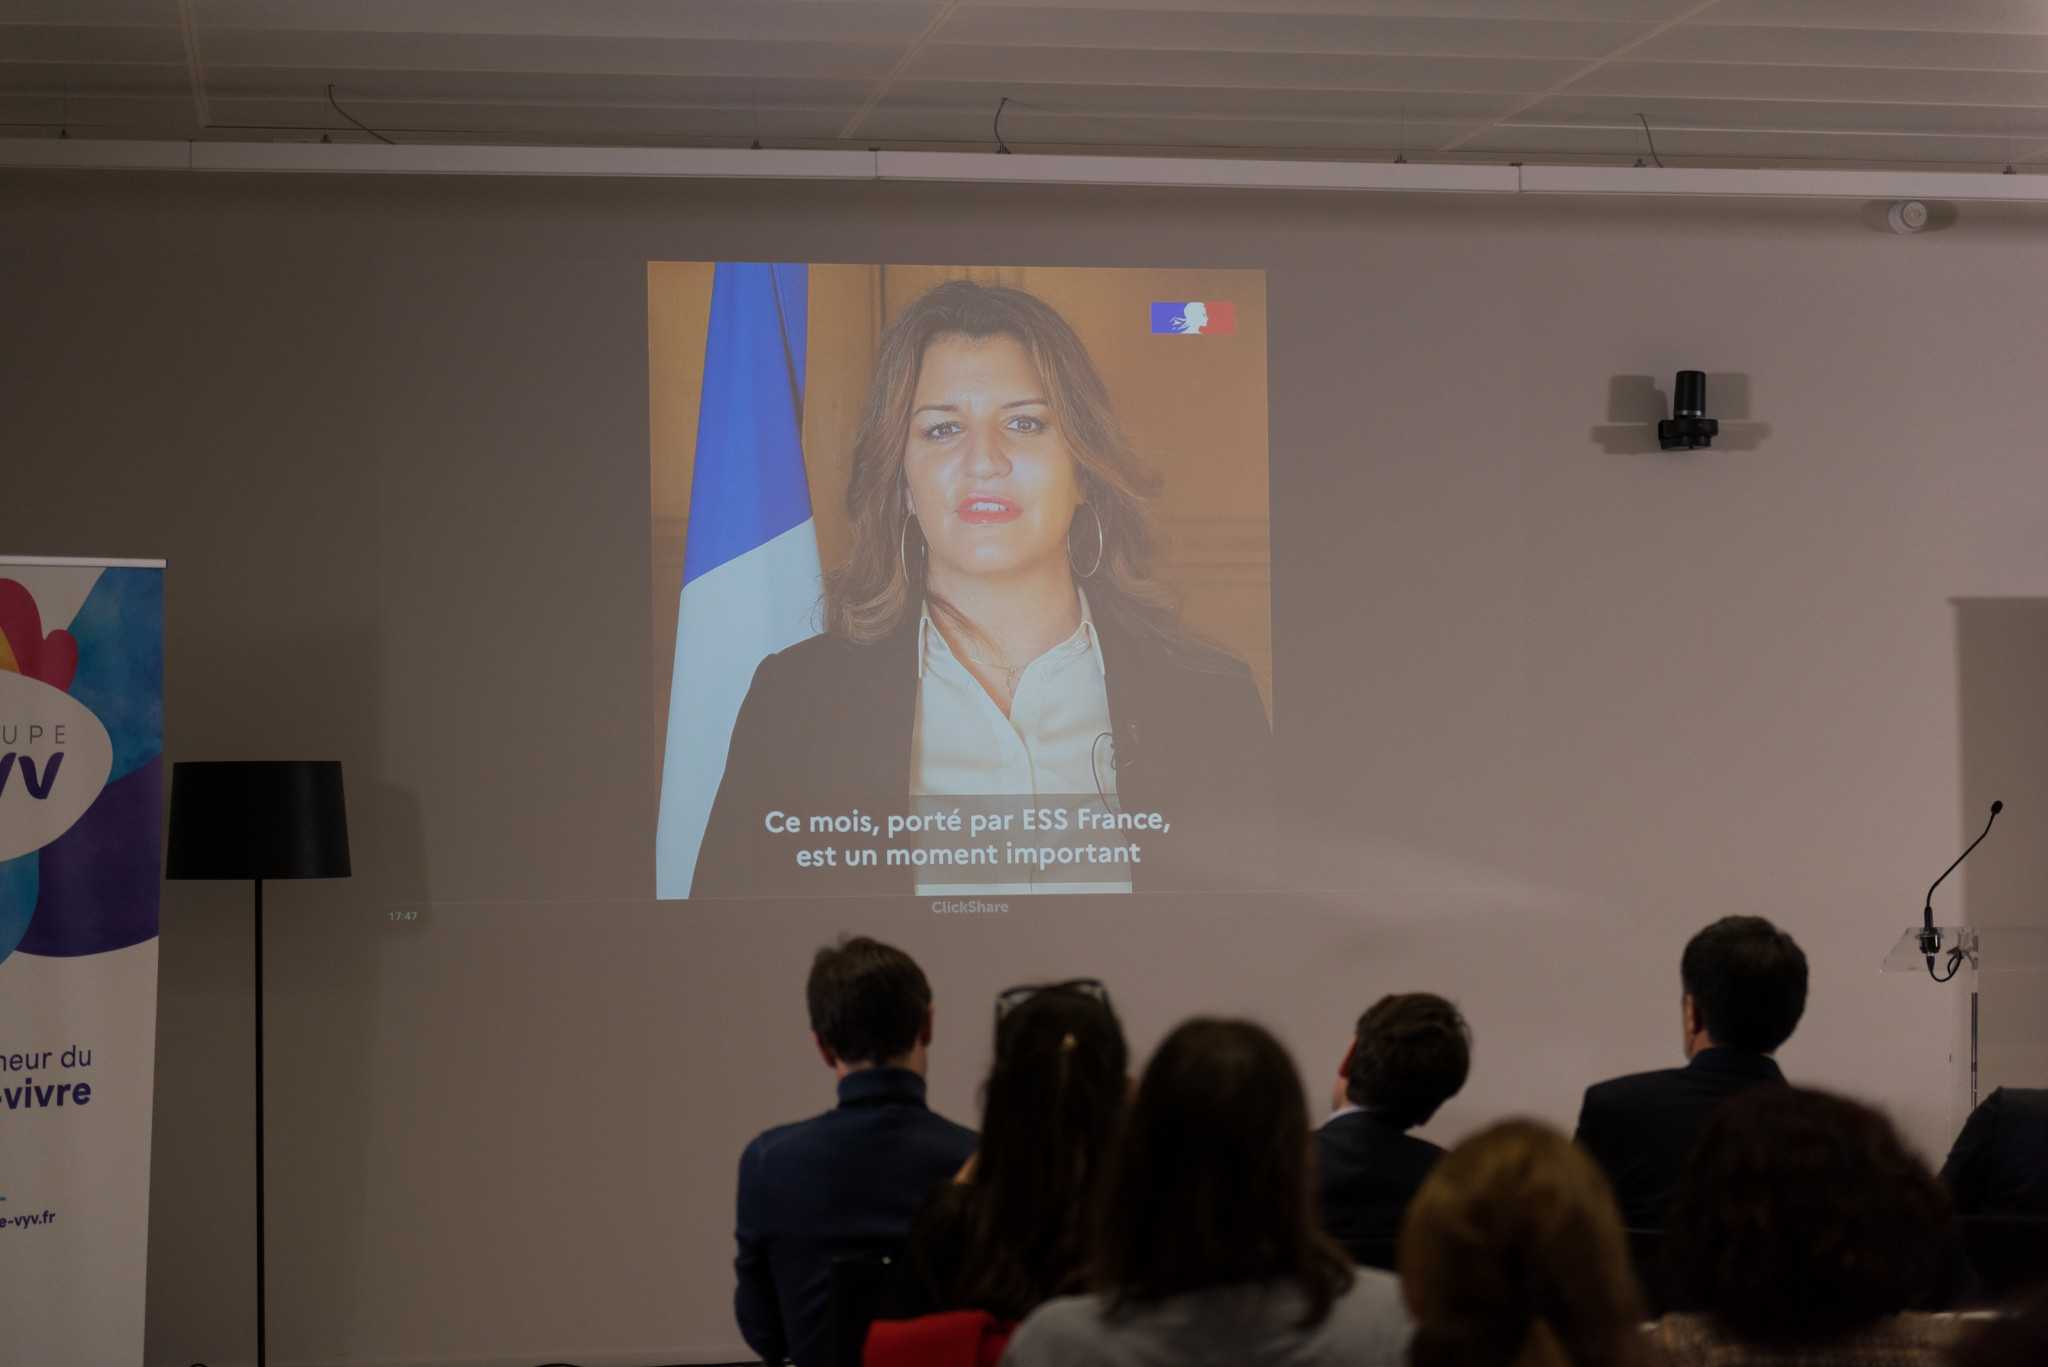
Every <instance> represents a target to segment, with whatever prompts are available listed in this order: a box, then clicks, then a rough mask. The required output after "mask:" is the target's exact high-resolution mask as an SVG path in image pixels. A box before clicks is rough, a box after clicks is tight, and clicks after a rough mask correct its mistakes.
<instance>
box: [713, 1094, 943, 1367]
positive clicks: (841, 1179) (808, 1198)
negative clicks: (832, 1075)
mask: <svg viewBox="0 0 2048 1367" xmlns="http://www.w3.org/2000/svg"><path fill="white" fill-rule="evenodd" d="M974 1142H975V1141H974V1131H972V1130H970V1129H967V1128H966V1127H965V1126H961V1125H955V1124H954V1123H953V1122H952V1121H950V1120H947V1119H945V1118H943V1117H941V1116H936V1115H933V1114H932V1113H931V1112H930V1111H929V1110H927V1109H925V1104H924V1079H923V1078H921V1077H919V1076H918V1075H917V1074H916V1073H913V1072H910V1071H908V1070H906V1069H902V1068H865V1069H862V1070H861V1071H859V1072H856V1073H849V1074H848V1075H847V1076H846V1077H844V1078H842V1079H840V1082H839V1106H838V1108H837V1109H835V1110H830V1111H827V1112H825V1114H823V1115H820V1116H814V1117H813V1118H811V1119H809V1120H801V1121H798V1122H797V1123H796V1124H794V1125H783V1126H779V1127H778V1128H776V1129H772V1130H769V1131H768V1132H767V1133H766V1134H763V1135H762V1136H761V1137H760V1138H758V1139H756V1140H755V1141H754V1142H753V1143H751V1144H749V1145H747V1151H746V1153H745V1154H744V1155H743V1156H742V1157H741V1158H740V1184H739V1229H738V1235H739V1256H738V1257H737V1258H735V1259H734V1260H733V1267H734V1269H735V1270H736V1271H737V1272H738V1274H739V1288H738V1290H737V1291H735V1292H734V1293H733V1314H734V1316H735V1317H736V1318H737V1319H738V1320H739V1325H740V1333H741V1334H742V1335H743V1336H744V1337H745V1338H746V1340H747V1346H748V1347H749V1348H751V1349H753V1350H754V1351H755V1352H756V1353H759V1354H760V1355H761V1358H762V1360H763V1361H764V1362H771V1363H773V1362H780V1361H782V1360H783V1359H784V1358H790V1359H792V1360H794V1361H795V1362H796V1364H797V1367H820V1364H823V1363H825V1361H826V1358H827V1356H828V1352H829V1350H828V1349H827V1347H826V1343H825V1309H826V1295H827V1291H828V1288H829V1285H830V1280H831V1273H832V1260H833V1259H834V1258H841V1257H873V1256H877V1255H881V1254H889V1255H893V1254H895V1253H896V1252H897V1250H898V1249H899V1248H900V1247H901V1246H902V1243H903V1239H904V1236H905V1235H906V1234H908V1233H909V1231H910V1222H911V1219H912V1217H913V1216H915V1215H916V1213H917V1209H918V1206H919V1204H920V1203H921V1202H922V1201H923V1199H924V1196H925V1193H926V1192H928V1191H930V1190H931V1188H932V1184H933V1183H935V1182H937V1181H938V1180H939V1179H941V1178H943V1177H950V1176H951V1175H952V1174H953V1173H955V1172H957V1171H959V1169H960V1165H961V1164H963V1163H965V1162H966V1161H967V1158H968V1155H969V1154H971V1153H973V1152H974Z"/></svg>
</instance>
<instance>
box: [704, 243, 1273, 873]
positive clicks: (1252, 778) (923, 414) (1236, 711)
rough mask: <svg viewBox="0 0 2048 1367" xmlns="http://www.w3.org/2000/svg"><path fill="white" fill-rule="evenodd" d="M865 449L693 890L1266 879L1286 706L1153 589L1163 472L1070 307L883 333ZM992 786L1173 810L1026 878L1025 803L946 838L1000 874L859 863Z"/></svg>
mask: <svg viewBox="0 0 2048 1367" xmlns="http://www.w3.org/2000/svg"><path fill="white" fill-rule="evenodd" d="M851 463H852V477H851V480H850V483H849V485H848V488H847V493H846V505H847V511H848V513H849V514H850V517H851V524H852V532H853V545H852V547H851V549H850V550H849V551H848V553H847V555H846V557H845V559H844V560H843V561H841V563H839V564H838V565H837V566H835V567H833V568H832V569H831V570H829V571H828V572H827V574H826V576H825V587H826V594H825V608H826V624H827V629H826V631H825V632H824V633H822V634H821V635H818V636H815V637H813V638H811V639H810V640H807V641H804V642H801V643H799V644H798V645H796V646H794V647H792V648H791V649H789V650H785V651H783V652H781V653H779V654H777V655H773V656H770V657H769V658H768V659H766V660H764V661H763V662H762V664H761V666H760V668H759V670H758V671H757V672H756V673H755V676H754V681H753V684H752V686H751V688H750V689H749V691H748V694H747V698H746V701H745V703H744V704H743V705H742V707H741V709H740V715H739V719H738V721H737V723H736V724H735V726H734V728H733V738H732V744H731V747H730V749H729V751H728V754H727V758H726V768H725V774H724V778H723V780H722V782H721V783H720V786H719V791H718V797H717V800H716V802H715V803H714V805H713V808H712V813H711V818H710V821H709V824H708V826H707V828H706V831H705V839H704V845H703V851H702V853H701V854H700V855H699V857H698V863H697V869H696V876H695V879H694V881H693V883H692V887H691V895H692V896H707V895H724V896H731V895H748V894H756V895H758V894H763V893H786V892H819V893H843V892H850V891H872V892H911V891H917V892H920V893H925V894H938V895H943V894H949V893H957V892H974V893H986V892H1033V891H1037V892H1057V891H1067V892H1112V891H1125V890H1129V889H1131V888H1133V887H1136V888H1153V887H1210V886H1219V885H1232V884H1243V883H1245V882H1248V881H1255V879H1256V877H1257V875H1256V874H1255V873H1253V872H1252V866H1253V865H1254V864H1255V863H1256V857H1257V856H1256V844H1257V840H1256V836H1257V834H1258V833H1259V831H1260V830H1261V829H1262V827H1263V824H1264V823H1263V815H1262V814H1263V812H1264V809H1265V804H1266V800H1267V796H1268V793H1267V788H1268V777H1267V750H1268V746H1269V732H1268V728H1267V725H1266V715H1265V708H1264V705H1263V703H1262V702H1261V701H1260V698H1259V694H1258V689H1257V686H1256V685H1255V684H1254V682H1253V680H1252V676H1251V671H1250V669H1249V668H1248V667H1247V666H1246V665H1245V664H1244V663H1243V662H1242V661H1241V660H1238V659H1236V658H1234V657H1232V656H1230V655H1228V654H1226V653H1224V652H1222V651H1220V650H1219V649H1217V648H1216V647H1214V646H1212V645H1209V644H1207V643H1205V642H1203V641H1201V640H1199V639H1198V638H1196V637H1195V636H1194V635H1193V634H1191V633H1190V632H1189V631H1188V630H1187V629H1186V628H1184V627H1183V626H1182V624H1181V622H1180V620H1179V617H1178V614H1177V613H1176V611H1175V609H1174V606H1173V598H1172V596H1171V595H1170V594H1169V593H1168V591H1167V589H1166V587H1165V586H1164V585H1163V584H1161V583H1159V582H1158V581H1157V580H1156V579H1154V578H1153V575H1152V565H1153V560H1154V558H1155V556H1156V554H1157V550H1158V535H1157V533H1156V531H1155V529H1154V526H1153V522H1152V516H1151V511H1150V504H1151V501H1152V499H1153V498H1154V497H1155V496H1156V494H1157V492H1158V489H1159V485H1160V481H1159V479H1158V477H1157V476H1156V475H1153V474H1151V473H1149V472H1148V471H1146V470H1145V469H1144V468H1143V467H1142V466H1141V465H1140V464H1139V462H1138V460H1137V458H1136V455H1135V453H1134V452H1133V451H1132V449H1131V446H1130V444H1129V442H1128V440H1127V439H1126V438H1125V436H1124V435H1123V433H1122V431H1121V430H1120V429H1119V427H1118V425H1117V422H1116V419H1115V415H1114V414H1113V413H1112V411H1111V409H1110V404H1109V396H1108V392H1107V390H1106V389H1105V388H1104V386H1103V383H1102V379H1101V376H1100V375H1098V374H1097V372H1096V369H1095V365H1094V362H1093V361H1092V360H1091V359H1090V358H1089V355H1088V352H1087V349H1086V347H1084V346H1083V345H1082V343H1081V340H1080V338H1079V337H1078V336H1076V335H1075V333H1074V330H1073V328H1072V327H1071V326H1069V325H1068V323H1067V322H1066V320H1065V319H1064V318H1062V317H1061V316H1060V315H1059V314H1058V313H1057V312H1056V311H1054V310H1053V309H1052V308H1051V307H1049V306H1048V305H1046V304H1045V303H1044V302H1043V301H1041V300H1039V299H1037V298H1036V297H1034V296H1032V295H1030V294H1027V293H1024V292H1023V291H1020V290H1015V289H1008V288H1004V287H1000V286H983V285H978V284H976V283H974V282H972V281H968V280H953V281H948V282H946V283H945V284H942V285H939V286H937V287H935V288H933V289H932V290H930V291H929V292H928V293H926V294H925V295H924V296H923V297H922V298H920V299H918V300H917V301H916V302H914V303H913V304H911V305H910V306H909V307H908V308H906V309H905V310H904V311H903V312H902V313H901V314H900V315H898V316H897V318H896V319H895V320H894V321H893V322H891V323H890V325H889V327H888V329H887V330H886V331H885V332H884V334H883V336H882V341H881V347H880V354H879V358H878V361H877V365H876V370H875V378H874V383H873V385H872V387H871V389H870V391H869V394H868V398H867V404H866V408H865V410H864V412H863V415H862V419H861V423H860V427H859V430H858V432H857V434H856V436H855V439H854V446H853V452H852V462H851ZM988 796H1004V797H1009V798H1013V799H1014V798H1065V799H1068V801H1067V802H1066V803H1065V804H1064V805H1065V806H1066V808H1067V809H1069V810H1071V809H1072V808H1073V807H1074V806H1075V805H1076V803H1081V802H1085V804H1086V805H1087V806H1089V807H1090V808H1092V809H1096V810H1100V811H1103V812H1107V813H1119V812H1130V813H1134V814H1148V815H1149V814H1151V813H1158V814H1159V821H1160V824H1159V825H1158V826H1154V827H1152V828H1151V829H1152V831H1153V832H1156V834H1148V835H1147V837H1146V838H1145V839H1144V840H1143V841H1138V840H1136V839H1132V838H1129V837H1125V836H1119V837H1117V848H1118V849H1125V848H1126V847H1136V848H1135V849H1133V850H1131V851H1130V852H1129V853H1127V854H1124V855H1120V856H1118V857H1117V858H1116V859H1114V860H1111V859H1109V858H1108V857H1107V856H1108V855H1109V854H1110V851H1109V850H1108V849H1107V848H1104V850H1103V851H1102V853H1103V855H1104V860H1103V862H1102V863H1100V864H1094V865H1092V866H1090V865H1065V866H1062V867H1060V868H1057V869H1041V868H1036V867H1033V866H1030V865H1026V866H1023V867H1021V868H1020V867H1019V866H1018V865H1017V864H1016V863H1015V862H1014V861H1013V859H1012V857H1011V855H1010V847H1011V846H1013V845H1015V844H1018V843H1023V842H1025V841H1026V837H1025V834H1024V832H1023V831H1022V830H1021V829H1020V826H1019V822H1018V820H1017V819H1016V818H1015V817H1013V818H1012V820H1011V822H1010V824H1009V826H1008V827H1007V829H1006V830H1004V831H1001V832H995V833H990V834H986V835H983V836H981V837H980V838H978V839H972V840H970V838H969V835H968V833H967V832H966V831H965V829H964V828H963V830H962V831H961V832H960V833H959V835H958V836H957V838H955V837H954V836H951V835H947V836H943V837H942V843H945V844H947V845H949V846H958V847H960V848H959V853H961V854H962V855H965V854H969V853H974V854H975V857H976V858H977V859H979V858H981V855H980V854H979V853H978V852H979V851H981V850H984V849H985V850H987V851H989V852H990V857H991V858H992V859H993V860H994V861H995V862H993V863H984V864H982V865H980V866H979V867H952V866H947V867H923V866H919V867H910V866H907V865H905V864H903V863H900V862H899V863H897V864H894V865H892V864H890V863H888V862H886V861H882V862H878V863H877V864H875V865H872V866H856V867H854V868H850V869H849V868H846V867H845V866H844V859H845V857H847V851H848V849H849V848H851V847H852V846H854V845H857V844H860V843H862V842H861V841H859V840H857V839H856V840H850V839H849V838H848V837H849V835H853V836H858V835H859V834H861V832H862V831H863V829H864V828H863V827H862V826H861V825H860V820H861V818H862V817H865V818H867V819H869V820H871V821H879V820H880V819H881V818H882V816H883V814H884V813H887V812H903V811H906V810H909V811H943V810H945V809H947V806H948V803H949V801H950V800H951V799H954V798H974V797H988ZM906 800H908V805H906ZM953 805H954V806H961V804H953ZM1051 805H1054V806H1058V805H1060V804H1057V803H1055V804H1051ZM1011 806H1012V807H1013V808H1015V807H1018V806H1020V804H1016V803H1012V804H1011ZM969 809H972V810H980V808H975V807H973V804H966V805H965V806H964V807H962V810H969ZM855 813H859V815H858V816H856V815H854V814H855ZM817 818H824V819H825V822H826V824H824V825H822V826H820V825H819V824H818V823H817ZM841 818H845V819H846V820H847V822H849V823H850V824H851V826H852V830H851V831H849V830H848V829H847V827H846V825H844V824H842V825H839V826H837V827H836V828H835V826H834V825H833V824H832V823H835V822H839V821H840V819H841ZM791 821H795V822H796V823H797V825H796V826H795V827H793V828H792V827H791V826H790V825H789V824H788V823H789V822H791ZM771 827H773V828H774V829H771ZM1167 827H1170V829H1166V828H1167ZM1141 829H1142V828H1141ZM814 832H816V834H813V833H814ZM882 834H886V833H885V832H884V833H882ZM828 836H835V837H836V838H830V839H828V838H827V837H828ZM1247 837H1250V841H1249V843H1247ZM865 843H866V844H868V845H871V846H874V847H877V848H881V847H883V846H885V845H886V844H887V843H889V842H887V841H886V840H885V839H883V838H882V835H879V834H878V835H877V836H875V837H874V838H872V839H869V840H867V841H866V842H865ZM895 843H897V844H899V845H900V844H901V843H902V842H901V841H898V842H895ZM1034 843H1035V842H1034ZM970 847H971V848H970ZM806 852H808V853H810V854H812V855H813V856H814V857H813V858H810V859H804V860H800V859H799V856H800V855H802V854H804V853H806ZM951 852H952V851H950V850H949V854H950V853H951ZM885 853H886V851H885Z"/></svg>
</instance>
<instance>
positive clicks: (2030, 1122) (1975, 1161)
mask: <svg viewBox="0 0 2048 1367" xmlns="http://www.w3.org/2000/svg"><path fill="white" fill-rule="evenodd" d="M1941 1180H1942V1181H1944V1182H1946V1183H1947V1184H1948V1189H1949V1190H1950V1191H1951V1192H1953V1193H1954V1194H1955V1198H1956V1214H1958V1215H2032V1216H2048V1089H2044V1088H2040V1087H2000V1088H1999V1089H1998V1090H1997V1091H1995V1092H1993V1093H1992V1094H1991V1095H1990V1096H1987V1097H1985V1098H1984V1100H1983V1101H1982V1102H1981V1103H1980V1104H1979V1105H1978V1107H1977V1109H1976V1110H1974V1111H1972V1112H1970V1118H1969V1119H1968V1120H1966V1121H1964V1122H1963V1132H1962V1133H1961V1134H1959V1135H1957V1136H1956V1142H1955V1143H1954V1145H1952V1146H1951V1147H1950V1149H1949V1151H1948V1161H1947V1162H1946V1163H1943V1164H1942V1165H1941Z"/></svg>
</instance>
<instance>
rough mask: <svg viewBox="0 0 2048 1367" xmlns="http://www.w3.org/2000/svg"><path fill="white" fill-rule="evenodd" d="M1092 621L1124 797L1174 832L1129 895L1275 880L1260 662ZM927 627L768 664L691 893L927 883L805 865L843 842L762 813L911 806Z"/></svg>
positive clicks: (749, 704)
mask: <svg viewBox="0 0 2048 1367" xmlns="http://www.w3.org/2000/svg"><path fill="white" fill-rule="evenodd" d="M1094 621H1095V634H1096V638H1097V639H1098V640H1099V641H1100V642H1101V643H1102V662H1103V669H1104V677H1105V681H1106V685H1107V692H1108V694H1109V718H1110V727H1111V734H1112V736H1113V737H1114V741H1113V744H1114V747H1115V756H1116V760H1115V762H1116V789H1117V799H1118V802H1119V804H1120V805H1121V806H1122V808H1123V809H1124V810H1126V811H1131V812H1150V811H1157V812H1161V813H1163V814H1164V815H1165V816H1166V817H1167V818H1168V819H1169V820H1170V821H1171V822H1172V823H1173V830H1172V832H1171V833H1170V835H1168V836H1167V837H1166V838H1165V839H1163V840H1159V841H1157V842H1153V841H1147V842H1145V843H1144V846H1143V850H1144V861H1143V862H1142V863H1139V864H1134V865H1131V866H1129V867H1130V871H1131V886H1132V887H1133V888H1134V889H1137V890H1141V891H1152V890H1157V889H1161V888H1166V889H1185V888H1196V889H1199V888H1214V887H1258V886H1267V885H1269V882H1270V876H1271V875H1270V869H1269V868H1268V867H1267V860H1268V851H1269V850H1270V828H1269V826H1268V821H1269V817H1268V813H1269V812H1270V811H1271V787H1272V778H1271V770H1270V764H1271V749H1272V733H1271V731H1270V729H1269V728H1268V726H1267V725H1266V709H1265V705H1264V703H1262V702H1261V701H1260V699H1259V690H1258V685H1257V684H1256V683H1254V682H1253V680H1252V673H1251V670H1250V668H1249V667H1247V666H1246V665H1245V664H1244V663H1243V662H1242V661H1240V660H1236V659H1232V658H1230V657H1228V656H1219V657H1216V659H1215V660H1214V663H1213V664H1212V665H1209V666H1208V667H1199V668H1198V667H1195V666H1192V665H1190V664H1188V663H1185V662H1183V661H1182V660H1180V659H1177V658H1175V657H1174V656H1172V655H1171V654H1169V653H1168V652H1167V651H1166V649H1165V648H1164V647H1162V646H1160V645H1158V644H1157V643H1155V642H1153V641H1152V640H1150V639H1149V638H1146V637H1141V636H1138V635H1136V634H1134V633H1133V632H1131V631H1129V630H1128V629H1126V628H1124V627H1123V626H1121V625H1119V624H1118V623H1117V622H1116V621H1115V620H1114V619H1113V618H1112V617H1111V615H1110V614H1108V613H1106V612H1105V613H1099V614H1097V615H1096V616H1095V619H1094ZM917 626H918V617H917V616H916V614H911V613H906V614H905V618H904V621H903V622H902V623H901V624H899V625H898V626H897V627H896V628H895V629H893V630H892V631H891V632H890V633H889V634H888V635H887V636H885V637H883V638H882V639H881V640H879V641H875V642H873V643H872V644H869V645H864V646H860V645H853V644H851V643H849V642H847V641H846V640H845V639H843V638H841V637H838V636H834V635H830V634H827V635H822V636H813V637H811V638H810V639H809V640H806V641H799V642H798V643H797V644H796V645H793V646H791V647H790V648H789V649H788V650H784V651H781V652H779V653H777V654H774V655H770V656H769V657H768V658H767V659H765V660H763V661H762V662H761V664H760V667H759V668H758V669H756V670H755V671H754V681H753V684H752V686H751V687H749V688H748V690H747V697H746V701H745V702H744V703H742V704H741V705H740V714H739V719H738V721H737V722H735V723H734V725H733V732H732V743H731V745H730V746H729V747H728V748H727V751H726V761H725V776H724V778H723V779H722V780H721V781H720V783H719V785H718V796H717V798H716V800H715V801H714V802H713V803H712V807H711V817H710V820H709V821H708V822H707V823H706V825H705V829H704V844H703V847H702V849H701V851H700V852H699V854H698V856H697V868H696V872H695V875H694V876H693V878H692V881H691V884H690V895H691V896H692V897H746V896H787V895H793V894H794V895H801V894H805V893H830V894H839V895H845V894H860V893H885V894H889V893H893V894H901V895H907V894H909V893H911V892H913V891H914V890H915V888H916V876H917V870H916V869H914V868H907V867H904V866H901V865H899V866H897V867H895V868H890V867H887V866H886V865H883V866H879V867H875V868H863V869H847V868H843V867H834V868H822V869H814V868H799V867H798V866H797V864H796V862H795V859H796V851H797V850H798V849H801V848H804V847H807V846H812V845H824V844H828V843H844V842H845V838H844V837H842V838H841V841H839V842H832V841H827V840H824V839H820V838H817V837H805V838H799V837H795V836H789V835H774V834H770V832H769V831H768V829H767V827H766V824H765V818H766V817H767V815H768V814H769V813H770V812H773V811H781V812H784V813H788V814H791V815H796V816H801V817H804V818H808V817H810V816H815V815H834V814H843V813H851V812H852V811H854V810H856V809H858V810H859V811H861V812H863V813H885V812H891V811H895V812H900V811H903V810H905V804H906V803H907V801H908V798H909V793H910V736H911V731H912V728H913V727H914V726H915V724H916V721H917V684H918V678H917V665H918V660H917V642H918V632H917ZM863 843H871V844H873V845H874V846H877V847H880V846H882V845H883V843H884V842H883V841H882V840H880V839H872V840H870V841H867V842H863ZM961 843H962V844H965V843H967V841H966V840H964V839H963V840H962V842H961ZM961 881H962V882H966V881H969V880H967V879H965V878H963V879H962V880H961ZM989 881H991V882H994V881H1000V877H999V875H998V876H997V877H992V878H991V879H990V880H989Z"/></svg>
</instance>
